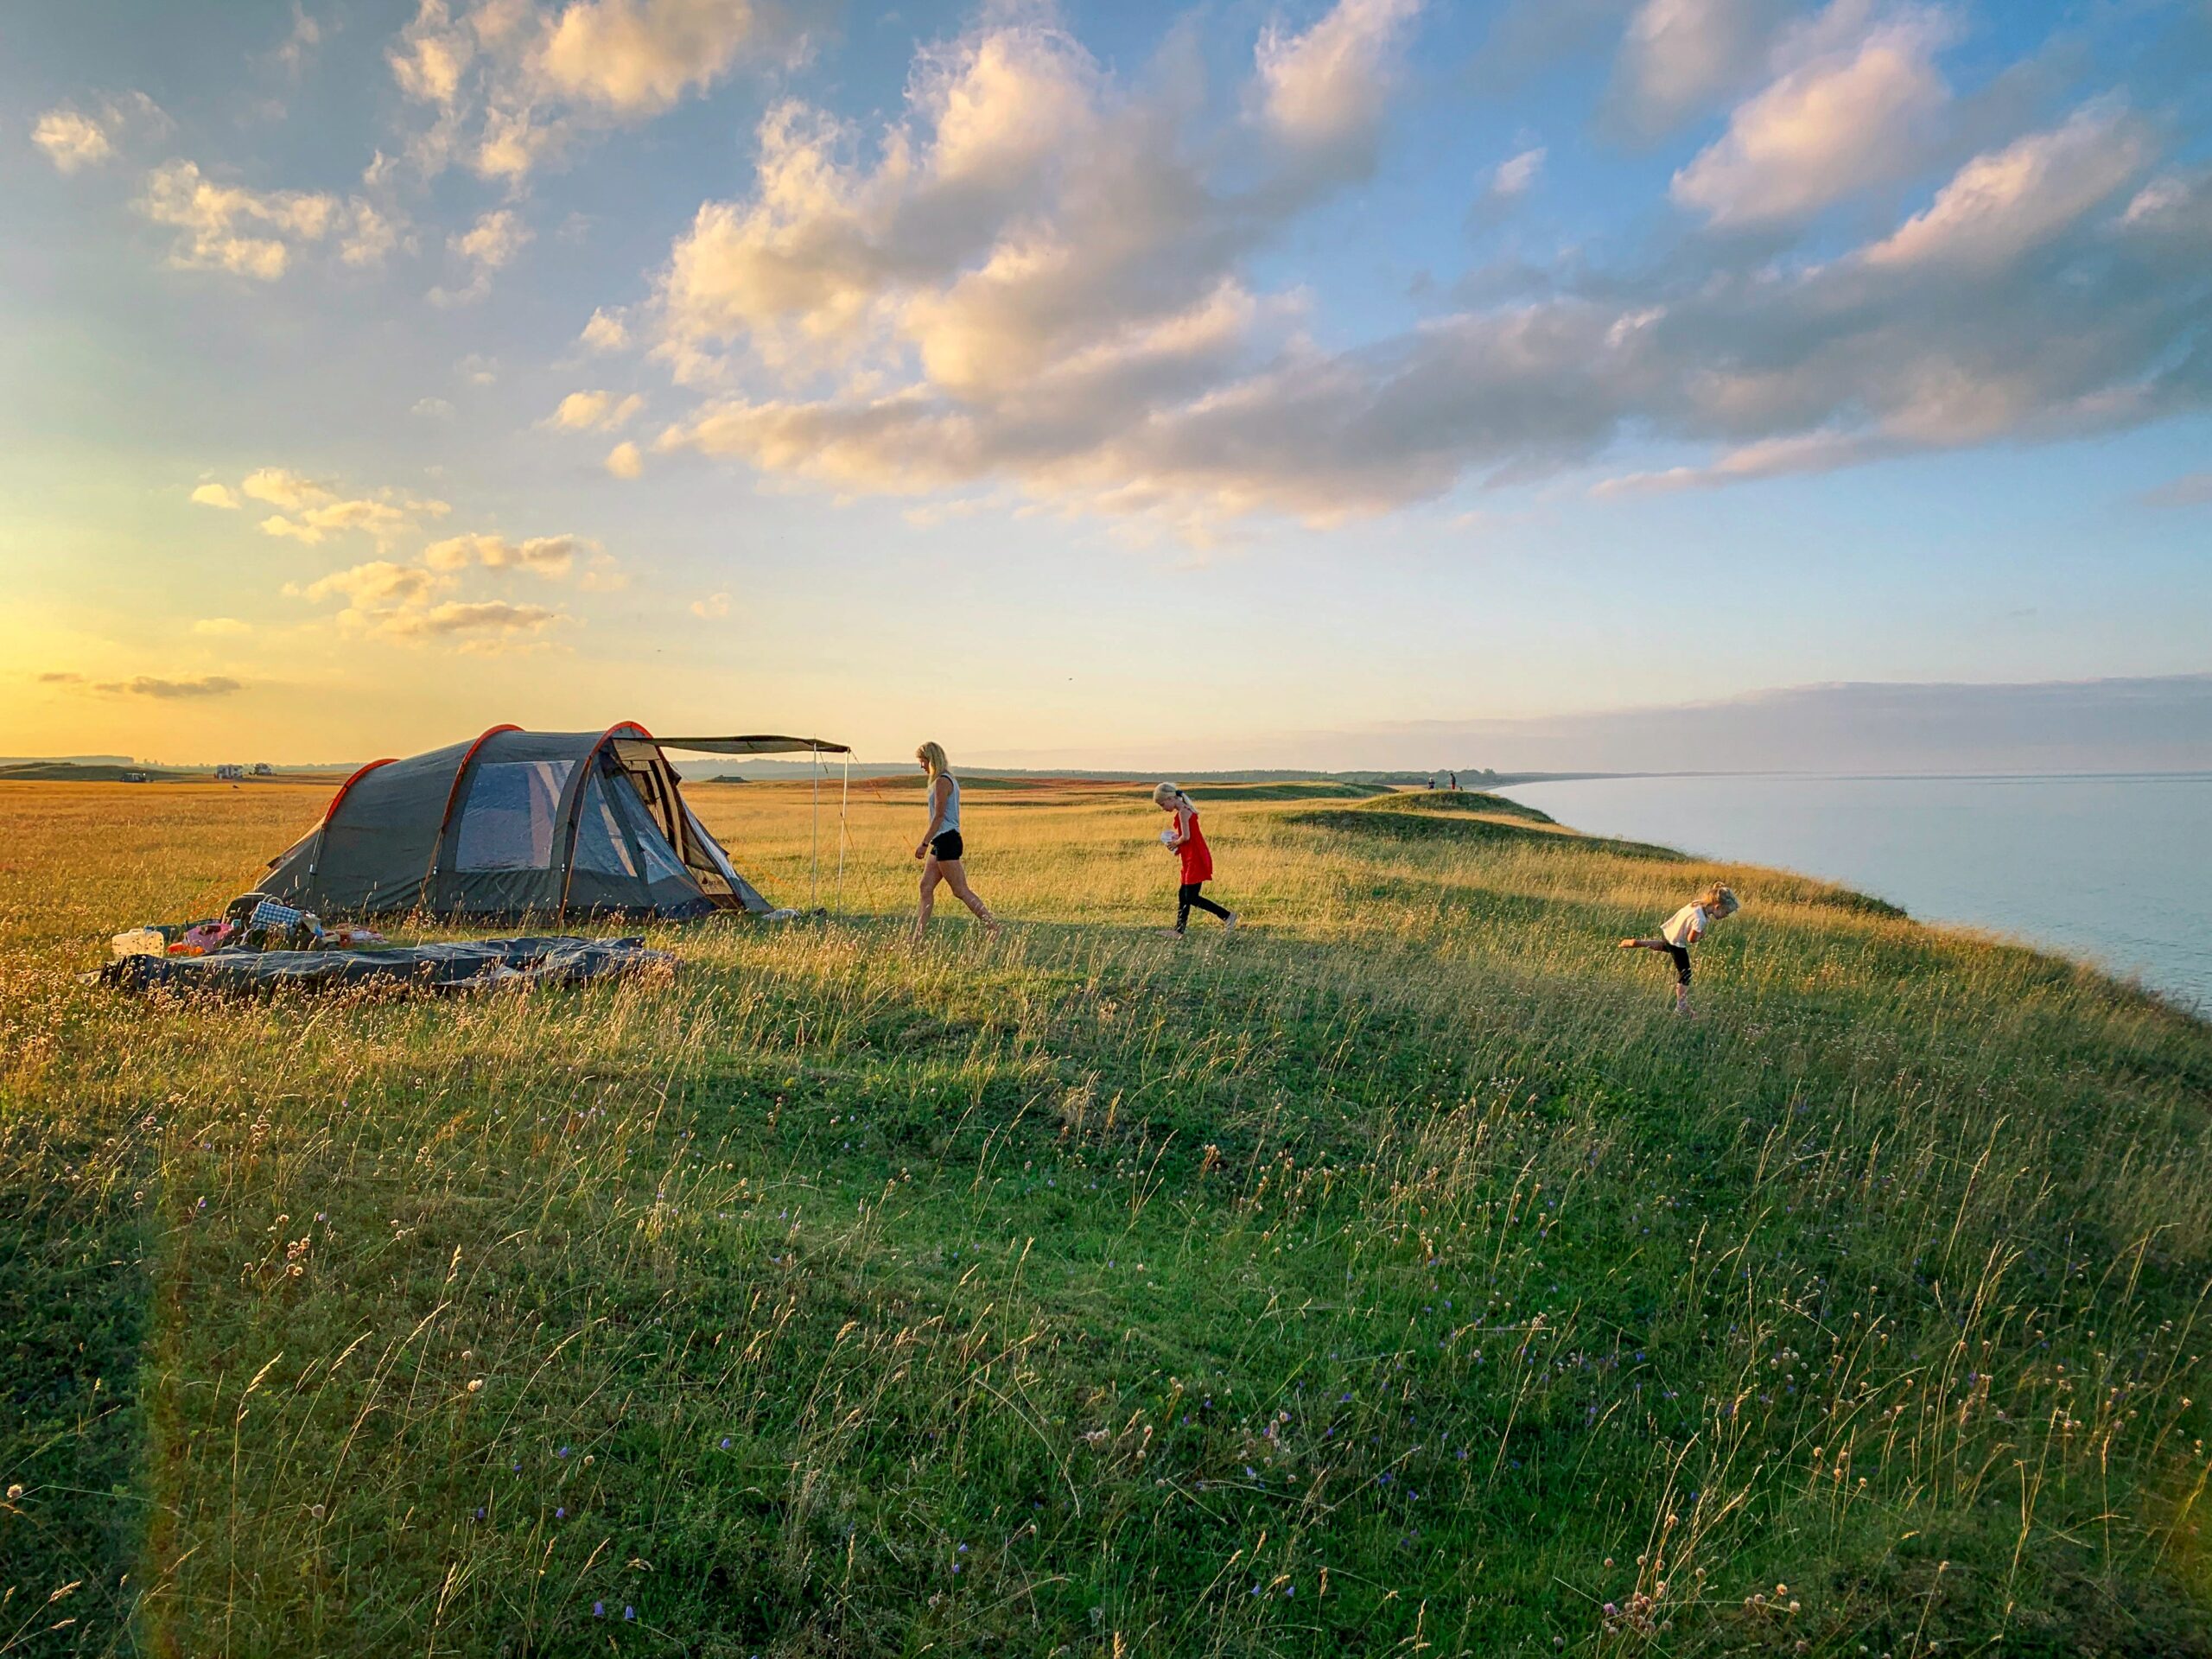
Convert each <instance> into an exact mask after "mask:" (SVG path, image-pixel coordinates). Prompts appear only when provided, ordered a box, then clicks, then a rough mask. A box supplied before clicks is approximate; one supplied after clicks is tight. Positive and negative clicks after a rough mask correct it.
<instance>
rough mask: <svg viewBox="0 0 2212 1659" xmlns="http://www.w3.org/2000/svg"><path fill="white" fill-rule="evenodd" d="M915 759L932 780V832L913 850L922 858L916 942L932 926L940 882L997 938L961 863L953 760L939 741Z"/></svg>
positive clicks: (962, 848)
mask: <svg viewBox="0 0 2212 1659" xmlns="http://www.w3.org/2000/svg"><path fill="white" fill-rule="evenodd" d="M914 759H915V760H918V761H920V762H921V763H922V771H923V773H924V774H925V776H926V777H927V778H928V779H929V780H930V781H929V798H930V827H929V831H928V833H927V834H925V836H923V837H922V844H921V845H920V846H918V847H917V848H915V849H914V856H915V857H916V858H918V859H920V860H921V861H922V907H921V909H920V911H919V912H917V913H916V915H915V917H914V943H915V944H920V943H921V942H922V932H923V930H924V929H925V928H927V927H928V926H929V925H930V912H931V911H932V910H934V909H935V908H936V907H937V884H938V882H940V881H943V882H945V883H947V884H949V885H950V887H951V888H952V896H953V897H954V898H956V899H959V900H960V902H961V903H962V904H963V905H965V906H968V908H969V909H970V910H972V911H974V912H976V920H977V921H979V922H981V923H982V925H983V927H984V931H987V932H988V933H989V934H990V935H991V936H992V937H993V938H996V937H997V936H998V931H999V919H998V918H997V917H995V916H994V915H992V914H991V910H990V906H988V905H986V904H985V903H984V902H983V901H982V899H979V898H977V897H976V890H975V888H973V887H969V885H968V872H967V870H966V869H965V868H963V866H962V864H961V862H960V860H961V856H962V855H963V853H964V852H965V851H966V847H965V845H964V844H963V842H962V841H961V839H960V780H959V779H957V778H956V777H954V776H953V775H952V763H951V762H950V760H946V759H945V758H944V747H943V746H942V745H941V744H937V743H925V744H923V745H922V747H920V748H918V749H916V750H915V751H914Z"/></svg>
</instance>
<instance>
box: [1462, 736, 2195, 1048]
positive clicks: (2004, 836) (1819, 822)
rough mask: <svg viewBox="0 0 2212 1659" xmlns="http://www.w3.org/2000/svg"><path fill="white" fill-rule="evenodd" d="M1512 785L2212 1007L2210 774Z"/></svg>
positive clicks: (1526, 797) (1529, 798)
mask: <svg viewBox="0 0 2212 1659" xmlns="http://www.w3.org/2000/svg"><path fill="white" fill-rule="evenodd" d="M1503 793H1505V794H1507V795H1510V796H1511V797H1512V798H1514V799H1516V800H1519V801H1525V802H1527V803H1528V804H1529V805H1531V806H1535V807H1541V808H1542V809H1543V810H1545V811H1547V812H1548V813H1550V814H1551V815H1552V816H1553V817H1555V818H1557V819H1559V820H1560V822H1561V823H1569V824H1572V825H1573V826H1574V827H1575V828H1576V829H1585V830H1588V831H1590V832H1592V834H1597V835H1607V836H1629V837H1632V838H1634V839H1636V840H1638V841H1656V842H1660V843H1662V845H1665V846H1669V847H1677V848H1680V849H1682V850H1683V851H1685V852H1692V853H1697V854H1700V855H1704V856H1707V857H1712V858H1715V859H1719V860H1723V861H1726V860H1730V859H1739V860H1742V861H1744V862H1745V863H1751V864H1777V865H1781V866H1783V867H1785V868H1789V869H1793V870H1802V871H1805V872H1806V873H1808V874H1813V875H1820V876H1825V877H1827V879H1828V880H1833V881H1840V882H1841V883H1843V884H1844V885H1845V886H1847V887H1856V888H1858V889H1859V891H1861V892H1863V893H1876V894H1878V895H1879V896H1880V897H1882V898H1884V899H1888V900H1890V902H1891V903H1892V904H1897V905H1902V906H1904V908H1905V909H1906V910H1908V911H1910V912H1911V913H1912V914H1913V915H1914V916H1915V917H1916V918H1919V919H1920V920H1922V921H1927V922H1956V923H1962V924H1965V925H1967V926H1971V927H1978V928H1986V929H1989V930H1992V931H1995V932H1999V933H2005V934H2011V935H2012V936H2014V937H2016V938H2022V939H2025V940H2028V941H2030V942H2031V943H2033V944H2039V945H2042V946H2044V947H2045V948H2047V949H2051V950H2061V951H2064V952H2067V953H2069V954H2070V955H2073V956H2075V957H2082V958H2084V959H2086V960H2088V961H2091V962H2094V963H2098V964H2099V965H2100V966H2101V967H2104V968H2107V969H2111V970H2112V971H2113V972H2115V973H2119V974H2121V975H2132V976H2137V977H2139V978H2140V979H2141V980H2142V982H2144V983H2145V984H2146V985H2149V986H2152V987H2153V988H2156V989H2158V990H2161V991H2164V992H2165V993H2167V994H2168V995H2171V996H2172V997H2174V998H2175V999H2176V1000H2177V1001H2181V1002H2183V1003H2184V1004H2193V1005H2194V1006H2195V1007H2196V1009H2197V1010H2198V1012H2200V1013H2212V772H2185V773H2163V774H2155V775H2133V776H2125V777H2058V778H1841V777H1837V778H1822V777H1806V776H1802V775H1792V776H1772V777H1734V778H1605V779H1587V780H1586V781H1583V782H1580V783H1564V784H1521V785H1514V786H1513V787H1511V788H1510V789H1507V790H1505V791H1503Z"/></svg>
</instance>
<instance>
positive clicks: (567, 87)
mask: <svg viewBox="0 0 2212 1659" xmlns="http://www.w3.org/2000/svg"><path fill="white" fill-rule="evenodd" d="M757 22H758V19H757V15H756V13H755V11H754V9H753V6H752V5H751V4H750V3H749V0H574V3H571V4H570V5H569V6H568V7H567V8H566V9H565V10H563V11H562V13H561V15H560V17H559V20H558V21H557V22H555V23H554V24H553V27H552V29H551V32H550V34H549V35H547V36H546V37H545V40H544V42H543V45H542V46H541V47H540V48H539V49H538V57H537V67H538V68H539V70H540V73H542V75H543V79H544V80H545V82H546V83H547V84H548V85H550V86H553V87H556V88H558V89H559V90H560V91H561V92H566V93H568V94H569V96H570V97H572V98H574V99H576V100H577V101H579V102H580V103H587V104H595V105H601V106H603V107H605V108H607V109H609V110H612V111H616V112H617V113H619V114H622V115H626V116H638V115H658V113H660V112H661V111H663V110H665V109H667V108H669V107H670V106H671V105H674V104H675V103H676V102H677V99H681V98H682V97H683V95H684V93H686V92H692V91H695V90H696V89H697V88H700V87H702V86H710V85H712V84H713V83H714V82H715V81H716V80H718V79H721V77H722V75H723V74H725V73H728V69H729V67H730V65H731V64H732V62H734V60H735V59H736V57H737V54H738V52H739V50H740V48H742V47H743V46H744V45H745V44H746V43H747V41H748V40H750V39H751V37H752V35H753V31H754V29H755V28H756V27H757Z"/></svg>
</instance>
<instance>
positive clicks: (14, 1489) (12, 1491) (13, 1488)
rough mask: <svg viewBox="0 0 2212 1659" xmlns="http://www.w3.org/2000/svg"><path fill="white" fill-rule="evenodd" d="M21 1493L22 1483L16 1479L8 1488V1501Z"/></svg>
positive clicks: (11, 1500) (12, 1500) (20, 1495)
mask: <svg viewBox="0 0 2212 1659" xmlns="http://www.w3.org/2000/svg"><path fill="white" fill-rule="evenodd" d="M22 1495H23V1484H22V1482H21V1481H16V1482H15V1483H14V1484H11V1485H10V1487H9V1488H8V1501H9V1502H10V1503H14V1502H15V1501H16V1499H17V1498H19V1497H22Z"/></svg>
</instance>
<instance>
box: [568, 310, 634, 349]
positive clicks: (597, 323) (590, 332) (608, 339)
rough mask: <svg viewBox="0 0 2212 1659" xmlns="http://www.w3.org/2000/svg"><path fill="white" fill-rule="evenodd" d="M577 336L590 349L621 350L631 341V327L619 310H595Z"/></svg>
mask: <svg viewBox="0 0 2212 1659" xmlns="http://www.w3.org/2000/svg"><path fill="white" fill-rule="evenodd" d="M577 338H578V339H579V340H582V342H583V344H584V346H585V348H586V349H587V350H588V351H594V352H619V351H620V350H621V349H622V348H623V347H624V346H627V345H628V344H629V343H630V329H629V327H628V325H627V324H626V323H625V322H624V321H623V320H622V317H621V314H620V313H619V312H613V311H607V310H604V309H600V310H594V312H593V313H592V314H591V321H589V322H587V323H586V324H584V331H583V333H582V334H580V335H578V336H577Z"/></svg>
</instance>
